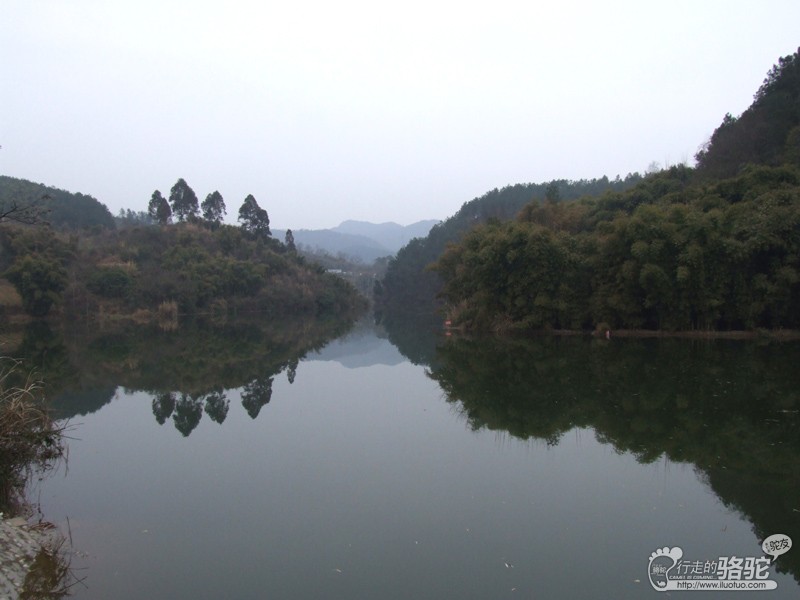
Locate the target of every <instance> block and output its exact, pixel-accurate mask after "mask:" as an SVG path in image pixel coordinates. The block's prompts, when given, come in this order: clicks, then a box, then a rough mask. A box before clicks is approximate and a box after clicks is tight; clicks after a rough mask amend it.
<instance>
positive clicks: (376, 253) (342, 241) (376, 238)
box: [272, 219, 439, 263]
mask: <svg viewBox="0 0 800 600" xmlns="http://www.w3.org/2000/svg"><path fill="white" fill-rule="evenodd" d="M437 223H439V221H438V220H435V219H429V220H425V221H418V222H417V223H412V224H411V225H405V226H403V225H398V224H397V223H369V222H366V221H344V222H342V223H341V224H340V225H338V226H337V227H333V228H331V229H293V230H292V234H293V235H294V241H295V244H296V245H297V247H298V248H299V249H301V250H308V251H311V252H319V251H323V252H326V253H328V254H331V255H333V256H337V255H339V254H343V255H346V256H347V257H350V258H354V259H357V260H359V261H361V262H364V263H371V262H373V261H374V260H375V259H377V258H381V257H384V256H392V255H394V254H396V253H397V251H398V250H400V248H402V247H403V246H405V245H406V244H407V243H408V242H409V241H410V240H412V239H414V238H416V237H425V236H427V235H428V233H429V232H430V230H431V228H432V227H433V226H434V225H436V224H437ZM272 234H273V236H274V237H275V238H277V239H279V240H283V239H284V236H285V235H286V230H285V229H273V230H272Z"/></svg>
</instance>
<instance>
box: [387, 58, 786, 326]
mask: <svg viewBox="0 0 800 600" xmlns="http://www.w3.org/2000/svg"><path fill="white" fill-rule="evenodd" d="M798 68H800V59H798V54H797V53H796V54H794V55H792V56H788V57H785V58H782V59H780V61H779V63H778V64H777V65H776V66H775V67H773V68H772V70H770V71H769V74H768V76H767V78H766V80H765V82H764V85H762V86H761V88H760V89H759V90H758V92H757V93H756V95H755V100H754V102H753V105H752V106H751V107H750V108H748V110H747V111H745V113H743V114H742V116H741V117H739V118H734V117H731V116H730V115H728V116H726V117H725V119H724V120H723V123H722V125H720V127H719V128H718V129H717V130H716V131H715V132H714V135H713V136H712V137H711V139H710V140H709V142H708V144H706V146H705V147H704V148H703V149H702V150H701V151H700V152H699V153H698V155H697V157H696V158H697V161H698V167H697V168H696V169H692V168H689V167H685V166H680V167H673V168H671V169H669V170H667V171H664V172H661V173H656V174H650V175H648V176H647V177H645V178H635V179H634V180H633V181H629V180H627V179H626V180H624V181H621V182H617V184H618V185H619V187H618V188H617V189H606V190H603V189H598V188H597V186H595V187H594V189H591V190H581V191H582V192H584V193H583V194H572V195H571V194H570V191H571V190H570V188H566V189H564V188H562V187H558V188H556V189H554V188H553V186H552V185H551V186H550V187H549V192H550V193H549V194H548V193H547V192H548V186H544V188H545V189H544V193H541V192H542V189H541V187H539V188H538V189H536V192H538V193H531V192H534V188H532V187H529V186H513V187H510V188H505V189H504V190H501V191H499V192H498V191H493V192H490V193H489V194H487V195H485V196H484V197H482V198H480V199H476V200H474V201H473V202H472V203H468V204H466V205H464V207H462V209H461V210H460V211H459V212H458V213H457V214H456V215H454V216H453V217H451V219H448V221H446V222H445V223H443V224H442V225H441V226H439V227H438V228H434V230H433V231H432V232H431V235H430V236H428V238H426V239H425V240H415V241H414V242H412V243H411V244H409V245H408V246H406V247H405V248H404V249H402V250H401V251H400V252H399V253H398V256H397V259H396V260H395V261H394V262H393V263H391V264H390V267H389V271H388V272H387V276H386V279H385V280H384V282H383V284H382V287H380V289H379V290H378V291H379V293H380V297H381V306H382V307H383V309H384V310H387V311H391V309H392V308H394V307H405V308H408V307H412V310H414V309H416V310H418V311H420V312H423V311H428V310H430V306H431V304H432V299H433V298H434V297H435V296H436V295H437V294H438V293H440V292H442V291H443V293H441V294H440V298H441V299H442V300H444V301H445V302H446V303H447V310H448V315H449V317H450V318H451V319H452V320H453V321H455V322H456V323H459V324H461V325H463V326H466V327H482V328H488V329H495V330H500V329H509V328H510V329H516V328H536V327H565V328H586V327H596V326H612V327H648V328H671V329H684V328H689V329H690V328H703V329H708V328H723V329H739V328H750V327H789V326H791V327H798V326H800V317H798V310H800V296H799V294H800V291H798V285H800V265H798V260H800V259H799V258H798V256H800V242H799V241H798V236H800V216H799V215H798V203H799V202H800V200H799V199H798V198H799V197H800V196H799V194H800V190H799V189H798V185H799V184H798V181H800V173H798V169H799V168H800V147H799V146H798V141H799V140H800V133H798V125H800V100H799V99H800V76H798ZM628 183H630V184H635V185H628V186H626V187H627V188H628V189H622V187H623V186H625V184H628ZM525 194H528V200H527V201H523V203H525V204H526V206H525V208H524V209H523V210H522V211H521V212H520V215H519V218H518V219H516V220H514V221H509V220H507V219H508V218H510V217H511V216H512V215H513V214H516V213H517V211H519V209H520V207H521V204H517V202H519V201H521V200H522V196H524V195H525ZM578 195H583V196H584V197H583V198H580V199H576V198H575V196H578ZM531 199H533V201H532V202H530V200H531ZM490 217H496V220H494V221H492V222H489V223H488V224H486V225H480V223H482V222H485V221H487V220H488V218H490ZM470 218H471V219H472V222H471V223H470ZM473 223H474V224H478V226H477V227H476V228H474V229H471V230H470V225H472V224H473ZM467 230H470V233H469V234H467V236H466V237H464V238H462V236H464V233H465V232H466V231H467ZM459 238H462V241H461V243H459V244H457V245H455V246H453V247H452V248H451V249H450V250H448V251H447V252H446V253H444V255H443V256H442V253H443V252H444V249H445V246H446V244H447V242H452V241H454V240H456V239H459ZM440 256H441V259H439V258H440ZM437 259H439V260H438V263H437V266H436V269H435V270H436V273H437V274H438V275H439V276H440V277H441V279H437V277H435V275H433V274H430V273H427V274H426V273H425V270H426V267H428V266H429V265H430V264H431V263H433V262H435V261H437ZM442 282H444V288H442Z"/></svg>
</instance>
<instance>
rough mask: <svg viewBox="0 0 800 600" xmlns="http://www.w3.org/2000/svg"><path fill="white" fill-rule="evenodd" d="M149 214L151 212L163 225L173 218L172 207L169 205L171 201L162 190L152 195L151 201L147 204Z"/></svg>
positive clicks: (155, 219) (154, 218)
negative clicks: (168, 200) (162, 193)
mask: <svg viewBox="0 0 800 600" xmlns="http://www.w3.org/2000/svg"><path fill="white" fill-rule="evenodd" d="M147 214H149V215H150V216H151V217H152V218H153V220H154V221H156V222H157V223H160V224H161V225H166V224H167V223H169V222H170V220H171V219H172V209H171V208H170V207H169V202H167V199H166V198H164V196H162V195H161V192H159V191H158V190H156V191H155V192H153V195H152V196H150V203H149V204H148V205H147Z"/></svg>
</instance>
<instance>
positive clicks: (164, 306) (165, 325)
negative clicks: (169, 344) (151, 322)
mask: <svg viewBox="0 0 800 600" xmlns="http://www.w3.org/2000/svg"><path fill="white" fill-rule="evenodd" d="M156 314H157V319H158V326H159V327H160V328H161V329H163V330H164V331H175V330H176V329H178V303H177V302H175V301H174V300H170V301H168V302H162V303H161V304H159V305H158V311H157V313H156Z"/></svg>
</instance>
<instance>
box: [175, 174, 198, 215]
mask: <svg viewBox="0 0 800 600" xmlns="http://www.w3.org/2000/svg"><path fill="white" fill-rule="evenodd" d="M169 203H170V204H171V205H172V214H173V215H175V216H176V217H177V218H178V221H195V220H196V219H197V217H198V215H199V214H200V208H199V206H198V202H197V194H195V193H194V190H193V189H192V188H190V187H189V184H188V183H186V181H184V180H183V178H181V179H178V181H176V182H175V185H173V186H172V189H171V190H170V191H169Z"/></svg>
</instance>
